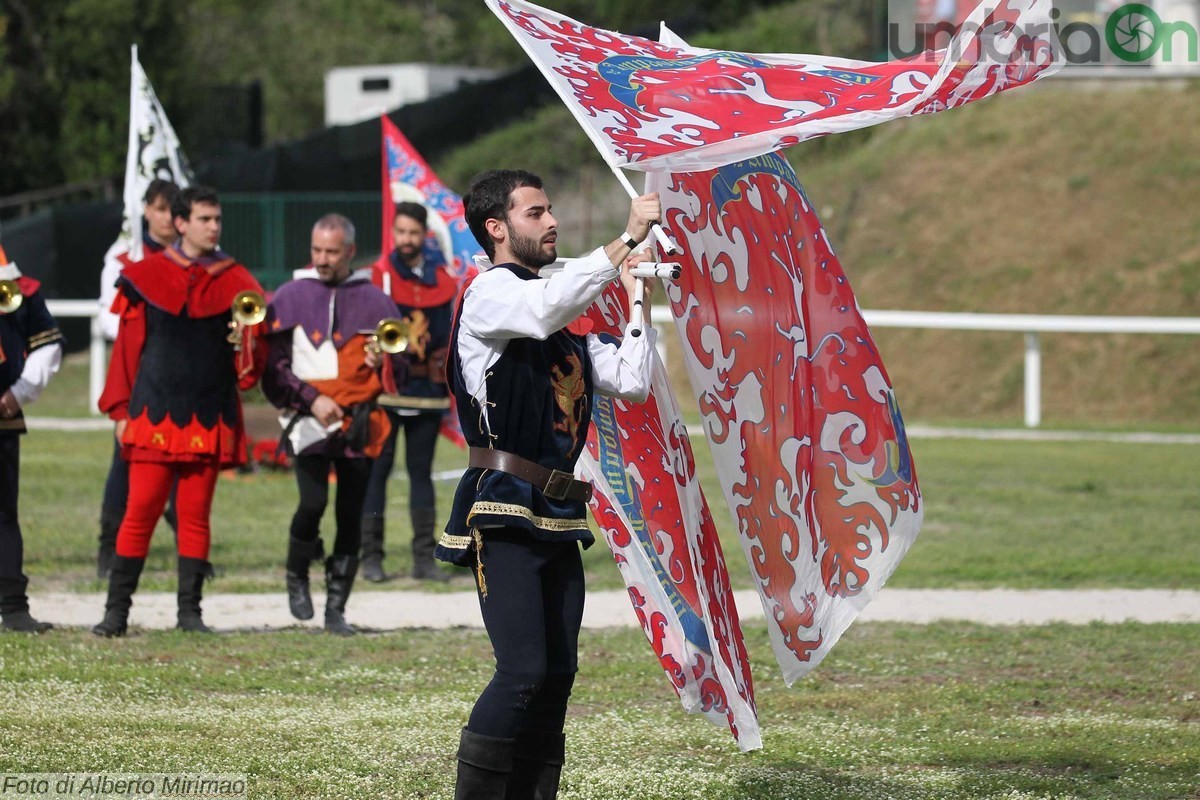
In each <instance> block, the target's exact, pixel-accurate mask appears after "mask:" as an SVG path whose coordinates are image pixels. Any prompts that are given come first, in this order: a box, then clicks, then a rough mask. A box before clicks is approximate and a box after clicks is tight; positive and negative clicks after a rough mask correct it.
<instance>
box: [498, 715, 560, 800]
mask: <svg viewBox="0 0 1200 800" xmlns="http://www.w3.org/2000/svg"><path fill="white" fill-rule="evenodd" d="M565 756H566V737H565V736H563V735H562V734H561V733H550V732H549V731H534V730H527V729H524V728H522V729H521V730H519V731H517V739H516V745H515V747H514V749H513V771H512V775H511V776H510V777H509V779H508V792H507V793H506V794H505V795H504V798H505V800H554V798H556V797H558V779H559V776H560V775H561V774H562V765H563V760H564V758H565Z"/></svg>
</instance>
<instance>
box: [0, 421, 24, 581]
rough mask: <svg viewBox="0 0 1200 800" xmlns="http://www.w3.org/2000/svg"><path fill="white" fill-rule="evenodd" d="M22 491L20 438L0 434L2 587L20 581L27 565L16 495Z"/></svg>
mask: <svg viewBox="0 0 1200 800" xmlns="http://www.w3.org/2000/svg"><path fill="white" fill-rule="evenodd" d="M20 490H21V437H20V436H18V435H16V434H0V587H3V586H4V585H6V584H7V583H8V582H9V581H16V582H21V581H23V580H24V578H25V575H24V573H23V572H22V571H21V570H22V565H23V564H24V562H25V542H24V540H23V539H22V538H21V522H20V519H19V518H18V516H17V496H18V495H19V493H20Z"/></svg>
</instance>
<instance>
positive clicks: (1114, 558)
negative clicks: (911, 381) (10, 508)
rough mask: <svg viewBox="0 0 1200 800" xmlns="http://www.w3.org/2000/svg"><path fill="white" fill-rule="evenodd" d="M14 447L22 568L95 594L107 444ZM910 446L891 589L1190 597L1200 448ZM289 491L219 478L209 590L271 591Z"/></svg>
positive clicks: (396, 543)
mask: <svg viewBox="0 0 1200 800" xmlns="http://www.w3.org/2000/svg"><path fill="white" fill-rule="evenodd" d="M84 371H85V370H84V368H83V366H82V364H81V363H79V362H73V363H72V365H71V366H70V367H69V368H67V369H64V370H63V374H62V375H61V376H60V377H61V378H64V379H65V380H64V381H63V382H62V384H57V383H55V384H51V386H50V388H49V389H47V392H46V396H45V397H44V398H43V399H42V401H41V402H39V405H38V406H37V407H36V412H37V413H38V414H39V415H57V414H58V413H59V409H62V408H64V407H73V406H81V405H82V404H81V403H80V400H79V395H78V392H80V391H82V392H84V394H86V378H84V379H82V381H81V379H80V377H79V376H80V373H81V372H84ZM81 387H82V388H81ZM22 447H23V451H22V487H23V488H22V494H21V508H22V521H23V527H24V530H25V534H26V540H27V544H26V563H27V572H28V573H29V574H30V575H31V576H33V577H34V578H35V579H36V581H37V586H39V587H42V588H68V589H78V590H99V589H100V588H102V587H101V584H100V583H99V582H98V581H96V580H95V577H94V570H93V561H94V558H95V538H96V533H97V526H98V522H97V520H98V518H99V504H100V498H101V495H102V493H103V485H104V478H105V475H106V471H107V469H108V463H109V458H110V455H111V435H110V434H109V433H107V432H104V431H97V432H91V433H60V432H51V431H34V432H33V433H31V434H29V435H28V436H26V437H25V440H24V442H23V444H22ZM438 447H439V449H438V456H437V460H436V463H435V469H437V470H446V471H451V470H454V469H458V468H462V467H463V466H464V465H465V455H464V454H463V453H462V452H461V451H459V450H457V449H456V448H455V447H453V446H452V445H450V444H449V443H447V442H444V441H443V442H441V443H440V444H439V445H438ZM912 448H913V457H914V459H915V462H916V465H917V472H918V476H919V478H920V480H921V485H922V487H923V490H924V494H925V497H924V502H925V524H924V527H923V529H922V532H921V536H920V538H919V539H918V541H917V544H916V545H915V546H914V547H913V549H912V551H911V552H910V553H909V555H908V556H907V558H906V559H905V561H904V563H903V564H902V565H901V567H900V569H899V570H898V571H897V572H896V574H895V575H894V576H893V578H892V581H891V584H892V585H894V586H901V587H907V588H948V587H955V588H982V587H1001V586H1003V587H1017V588H1033V587H1037V588H1082V587H1089V588H1096V587H1122V588H1144V587H1159V588H1176V587H1178V588H1196V587H1198V586H1200V537H1197V536H1196V535H1195V526H1194V524H1193V520H1194V518H1195V514H1196V513H1197V511H1200V494H1198V493H1197V492H1196V489H1195V476H1196V475H1197V474H1200V448H1198V447H1195V446H1191V445H1134V444H1120V443H1111V442H1007V441H975V440H967V439H917V440H914V441H913V442H912ZM694 452H695V454H696V459H697V466H698V469H699V474H700V476H701V481H702V483H703V485H704V491H705V495H706V496H707V497H708V498H709V499H710V501H711V502H713V504H714V507H713V516H714V519H715V520H716V522H717V526H718V528H719V530H720V532H721V541H722V545H723V547H724V549H725V553H726V558H727V560H728V561H729V562H730V573H731V576H732V578H733V581H734V585H735V587H738V588H743V587H749V586H750V585H751V584H750V574H749V570H748V568H747V567H746V566H745V562H744V559H743V558H742V556H741V552H740V545H739V544H738V541H737V537H736V534H735V532H734V529H733V523H732V520H731V518H730V516H729V513H728V511H726V510H725V506H724V503H723V502H722V500H721V497H722V493H721V489H720V487H719V485H718V484H717V481H716V478H715V472H714V470H713V467H712V463H711V459H710V457H709V455H708V450H707V448H706V447H703V446H699V444H698V445H697V447H695V448H694ZM394 478H395V479H394V480H393V481H392V482H391V491H389V494H388V518H389V527H388V530H389V532H390V534H391V535H392V539H391V541H392V545H391V546H390V548H389V550H390V555H389V557H388V560H389V567H390V569H392V570H393V571H402V572H404V573H407V571H408V566H409V560H408V559H409V555H408V547H407V542H408V540H409V536H410V534H409V528H408V523H407V518H408V512H407V495H408V485H407V481H406V479H405V478H404V476H403V471H402V470H401V471H399V472H397V473H396V475H394ZM453 488H454V483H453V481H447V482H442V483H439V484H438V494H439V497H440V509H441V510H442V511H443V512H445V511H446V509H447V508H448V503H449V498H450V495H451V493H452V491H453ZM296 496H297V495H296V487H295V484H294V481H293V477H292V476H291V474H290V473H273V472H261V473H256V474H249V475H233V474H232V473H228V474H227V477H226V478H225V479H223V480H222V481H221V483H220V485H219V487H218V490H217V495H216V501H215V511H214V515H213V530H214V532H213V556H212V559H213V562H214V563H215V564H217V566H218V567H219V568H220V569H221V570H222V573H223V574H222V577H221V579H220V580H219V582H218V583H217V584H216V587H217V588H218V589H219V590H221V591H275V590H277V589H278V588H279V585H280V582H281V572H282V561H283V555H284V548H285V542H286V537H287V527H288V523H289V520H290V519H291V514H292V512H293V510H294V507H295V503H296ZM328 524H332V523H331V522H330V523H328ZM327 534H328V535H331V534H332V530H327ZM584 562H585V567H586V568H587V571H588V580H589V582H590V585H592V586H594V587H597V588H617V587H619V586H620V585H621V582H620V577H619V576H618V574H617V570H616V569H615V567H614V566H613V563H612V558H611V557H610V555H609V554H608V551H607V549H606V548H605V547H604V546H603V545H602V544H601V545H597V546H596V547H593V548H592V549H591V550H589V551H587V552H586V553H585V557H584ZM173 565H174V562H173V557H172V541H171V536H170V533H169V531H167V530H166V528H165V526H160V531H159V533H158V534H157V535H156V537H155V540H154V543H153V545H152V550H151V559H150V564H149V569H148V573H147V575H146V578H145V579H144V580H145V585H146V586H147V587H148V588H153V589H162V590H168V589H173V588H174V574H173V571H174V566H173ZM463 574H464V575H465V573H463ZM462 580H463V583H454V584H451V585H450V588H463V586H464V584H466V582H467V580H468V579H467V578H465V577H464V578H463V579H462ZM405 585H406V583H405V582H403V581H401V582H399V584H389V587H392V588H395V587H397V586H399V587H404V586H405ZM410 585H413V584H410ZM467 585H469V584H467ZM367 588H370V587H367Z"/></svg>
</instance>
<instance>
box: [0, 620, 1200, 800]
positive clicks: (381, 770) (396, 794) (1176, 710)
mask: <svg viewBox="0 0 1200 800" xmlns="http://www.w3.org/2000/svg"><path fill="white" fill-rule="evenodd" d="M747 639H748V647H749V649H750V653H751V657H752V659H754V661H755V663H756V664H757V666H758V670H757V678H758V683H757V697H758V707H759V712H760V720H761V725H762V729H763V734H764V735H763V740H764V749H763V750H761V751H758V752H755V753H753V754H750V755H741V754H739V753H738V751H737V748H736V747H735V745H734V743H733V741H732V739H731V738H730V737H729V735H728V733H726V732H724V731H722V730H721V729H719V728H717V727H715V726H713V725H710V724H708V723H707V722H705V721H704V720H702V719H701V718H699V717H689V716H686V715H685V714H683V713H682V711H681V710H680V708H679V705H678V703H677V701H676V700H675V699H674V697H673V696H672V694H671V692H670V690H669V689H668V687H667V685H666V681H665V680H664V678H663V676H662V674H661V671H660V670H659V669H658V668H657V667H656V665H655V664H654V663H653V659H652V658H650V656H649V653H648V651H647V649H646V645H645V642H644V640H643V639H642V636H641V633H640V632H638V631H603V632H596V631H585V632H584V634H583V639H582V642H581V662H582V672H581V674H580V678H579V681H578V683H577V684H576V690H575V693H574V696H573V698H572V710H571V716H570V718H569V720H568V724H567V727H568V753H569V761H568V765H567V767H566V771H565V774H564V780H563V791H562V793H561V795H560V797H562V798H564V800H570V799H571V798H579V799H582V798H587V799H588V800H631V799H633V798H636V799H637V800H685V799H686V800H692V799H694V800H776V799H779V800H782V799H783V798H789V799H790V800H830V799H831V798H838V799H839V800H887V799H888V798H892V799H894V800H953V799H957V798H962V799H963V800H977V799H980V800H981V799H983V798H996V800H1000V799H1001V798H1003V799H1004V800H1034V799H1035V798H1036V799H1037V800H1051V799H1052V798H1053V799H1054V800H1065V798H1080V799H1083V798H1105V799H1106V800H1151V799H1152V798H1153V799H1154V800H1167V799H1168V798H1176V799H1183V798H1195V797H1196V796H1197V794H1196V792H1197V791H1198V790H1200V778H1198V773H1200V725H1198V724H1197V721H1198V720H1200V704H1198V703H1197V694H1196V688H1197V686H1200V665H1198V663H1197V660H1196V658H1195V655H1196V653H1197V651H1198V650H1200V626H1196V625H1180V626H1170V625H1120V626H1104V625H1092V626H1086V627H1068V626H1053V627H1046V628H987V627H979V626H973V625H939V626H927V627H918V626H886V627H885V626H881V625H861V626H856V627H854V628H852V629H851V630H850V631H849V632H848V634H847V635H846V636H845V638H844V639H843V641H842V642H841V643H840V644H839V645H838V647H837V649H836V650H835V651H834V653H833V654H832V655H831V656H830V657H829V659H827V660H826V661H825V663H824V664H823V665H822V666H821V668H820V669H819V670H818V671H817V672H816V673H815V674H814V675H813V676H811V677H810V678H808V679H806V680H803V681H801V682H799V683H798V684H796V685H795V686H793V687H792V688H791V689H788V688H785V687H784V686H783V683H782V681H781V680H779V678H778V677H777V674H776V673H775V672H774V670H773V669H772V668H771V667H770V666H769V663H768V662H769V656H768V652H769V645H768V643H767V641H766V636H765V634H764V633H763V632H762V631H761V630H758V629H755V630H750V631H748V632H747ZM489 655H490V651H489V648H488V645H487V640H486V638H485V637H484V635H483V634H482V633H480V632H474V631H463V630H452V631H441V632H433V631H408V632H397V633H391V634H384V635H378V636H369V637H367V636H360V637H357V638H355V639H353V640H342V639H336V638H335V637H328V636H322V635H314V634H307V633H298V632H297V633H274V634H270V635H261V634H252V633H248V634H231V635H220V636H217V637H204V638H198V637H188V636H185V635H182V634H177V633H146V634H142V635H139V636H135V637H132V638H128V639H124V640H113V641H100V640H96V639H94V638H93V637H91V636H90V635H88V634H86V633H84V632H56V633H53V634H50V635H47V636H43V637H17V636H3V637H0V663H2V664H3V669H0V690H2V691H3V693H4V696H6V697H9V698H13V699H15V700H16V702H6V703H4V704H3V705H2V706H0V772H5V771H7V772H26V771H41V772H197V771H210V772H221V773H246V774H248V775H249V776H250V792H249V795H248V796H249V797H252V798H254V799H255V800H265V798H279V799H280V800H296V799H298V798H330V799H331V800H332V799H333V798H353V799H354V800H358V799H359V798H449V797H450V796H451V794H452V788H451V787H452V783H453V777H452V776H453V769H454V767H453V752H454V748H455V746H456V744H457V740H456V736H457V730H458V728H459V726H461V724H462V723H463V721H464V719H465V718H466V715H467V713H468V711H469V709H470V705H471V703H472V702H473V700H474V697H475V694H476V693H477V692H478V690H479V688H480V687H481V686H482V684H483V683H484V682H485V681H486V679H487V677H488V669H487V665H488V663H489Z"/></svg>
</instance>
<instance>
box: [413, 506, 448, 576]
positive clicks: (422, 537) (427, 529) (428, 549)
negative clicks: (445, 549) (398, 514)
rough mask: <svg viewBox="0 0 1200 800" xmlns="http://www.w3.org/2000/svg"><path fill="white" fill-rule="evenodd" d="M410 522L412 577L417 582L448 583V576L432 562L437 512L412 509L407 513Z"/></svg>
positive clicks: (429, 509)
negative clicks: (411, 533)
mask: <svg viewBox="0 0 1200 800" xmlns="http://www.w3.org/2000/svg"><path fill="white" fill-rule="evenodd" d="M409 518H410V519H411V520H412V529H413V540H412V556H413V571H412V576H413V577H414V578H416V579H417V580H419V581H448V580H450V576H449V575H447V574H446V573H445V572H442V571H441V570H440V569H438V566H437V562H436V561H434V560H433V551H434V549H435V548H436V547H437V542H436V541H434V538H433V526H434V524H435V523H436V522H437V511H436V510H435V509H433V508H414V509H411V510H410V511H409Z"/></svg>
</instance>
